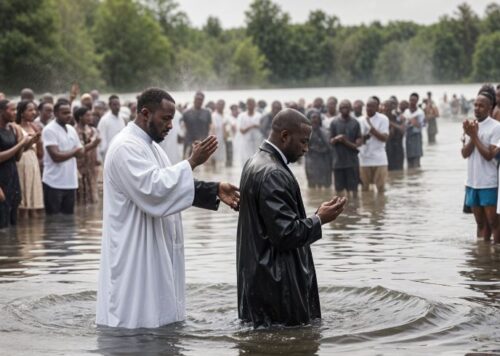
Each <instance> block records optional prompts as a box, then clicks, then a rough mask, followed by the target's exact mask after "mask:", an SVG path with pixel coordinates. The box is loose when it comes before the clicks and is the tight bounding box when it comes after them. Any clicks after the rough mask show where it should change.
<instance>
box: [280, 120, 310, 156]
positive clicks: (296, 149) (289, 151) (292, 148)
mask: <svg viewBox="0 0 500 356" xmlns="http://www.w3.org/2000/svg"><path fill="white" fill-rule="evenodd" d="M311 131H312V129H311V126H310V125H306V124H301V125H300V129H298V130H295V132H289V131H285V132H286V134H285V135H284V139H285V143H284V150H283V154H284V155H285V156H286V158H287V159H288V161H289V162H290V163H293V162H297V160H298V159H299V158H300V157H302V156H303V155H305V154H306V153H307V151H308V150H309V139H310V137H311ZM282 135H283V134H282Z"/></svg>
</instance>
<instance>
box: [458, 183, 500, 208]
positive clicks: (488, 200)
mask: <svg viewBox="0 0 500 356" xmlns="http://www.w3.org/2000/svg"><path fill="white" fill-rule="evenodd" d="M497 196H498V189H497V188H485V189H474V188H471V187H465V205H467V206H468V207H471V208H472V207H475V206H497Z"/></svg>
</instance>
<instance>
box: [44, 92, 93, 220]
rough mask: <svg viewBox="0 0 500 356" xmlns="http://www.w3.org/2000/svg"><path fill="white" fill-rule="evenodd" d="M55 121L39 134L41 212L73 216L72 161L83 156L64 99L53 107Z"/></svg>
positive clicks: (75, 174)
mask: <svg viewBox="0 0 500 356" xmlns="http://www.w3.org/2000/svg"><path fill="white" fill-rule="evenodd" d="M54 114H55V116H56V118H55V120H52V121H51V122H50V123H49V124H48V125H47V126H45V128H44V129H43V131H42V143H43V148H44V153H43V175H42V182H43V199H44V205H45V212H46V213H47V214H49V215H52V214H58V213H63V214H73V212H74V208H75V195H76V189H77V188H78V170H77V166H76V158H77V157H82V156H83V154H84V151H83V146H82V144H81V143H80V139H79V138H78V134H77V133H76V130H75V128H74V127H73V126H71V125H70V124H69V122H70V121H71V108H70V104H69V102H68V101H66V100H60V101H58V102H57V103H56V105H55V106H54Z"/></svg>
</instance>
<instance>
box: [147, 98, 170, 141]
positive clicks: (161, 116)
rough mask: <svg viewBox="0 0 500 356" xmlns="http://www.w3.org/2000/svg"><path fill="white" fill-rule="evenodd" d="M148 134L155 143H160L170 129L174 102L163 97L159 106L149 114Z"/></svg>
mask: <svg viewBox="0 0 500 356" xmlns="http://www.w3.org/2000/svg"><path fill="white" fill-rule="evenodd" d="M149 115H150V117H149V120H148V134H149V136H150V137H151V138H152V139H153V141H155V142H156V143H160V142H161V141H163V140H164V139H165V137H166V136H167V135H168V132H169V131H170V130H171V129H172V120H173V119H174V115H175V104H174V103H172V102H171V101H168V100H166V99H163V100H162V102H161V104H160V107H159V108H158V109H156V110H155V111H154V112H152V113H150V114H149Z"/></svg>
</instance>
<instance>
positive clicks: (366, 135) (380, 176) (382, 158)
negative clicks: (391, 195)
mask: <svg viewBox="0 0 500 356" xmlns="http://www.w3.org/2000/svg"><path fill="white" fill-rule="evenodd" d="M379 105H380V100H379V99H378V98H377V97H374V96H372V97H371V98H369V99H368V101H367V102H366V117H365V118H363V119H362V120H360V122H361V135H362V138H363V145H362V146H361V147H360V149H359V150H360V152H359V165H360V169H359V172H360V179H361V185H362V188H363V191H368V190H369V189H370V184H374V185H375V186H376V187H377V191H378V192H383V191H384V190H385V181H386V180H387V164H388V161H387V153H386V151H385V143H386V142H387V139H388V138H389V119H388V118H387V116H385V115H384V114H381V113H379V112H378V110H379Z"/></svg>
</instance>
